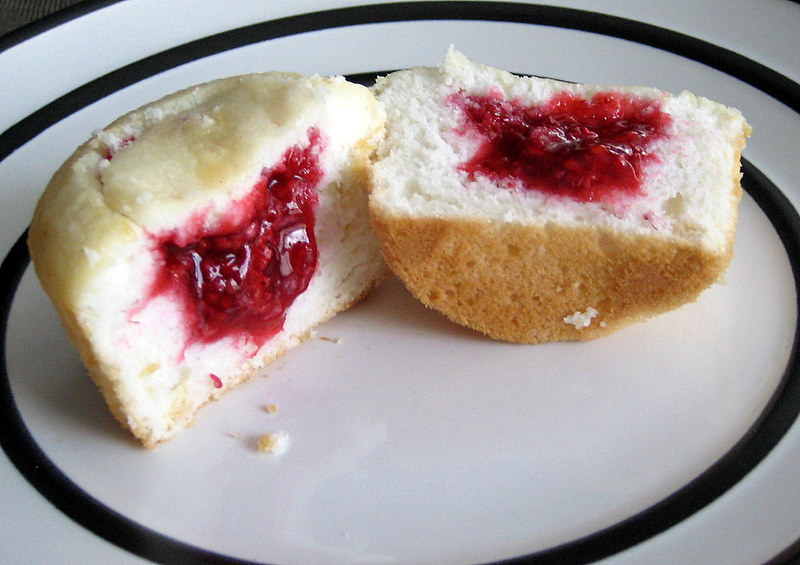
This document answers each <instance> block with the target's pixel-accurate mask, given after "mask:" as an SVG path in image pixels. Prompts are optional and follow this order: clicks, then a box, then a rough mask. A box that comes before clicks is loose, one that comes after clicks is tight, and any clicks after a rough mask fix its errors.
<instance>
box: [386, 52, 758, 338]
mask: <svg viewBox="0 0 800 565" xmlns="http://www.w3.org/2000/svg"><path fill="white" fill-rule="evenodd" d="M374 92H375V94H376V96H377V97H378V99H379V101H380V102H381V103H382V104H383V105H384V107H385V109H386V112H387V124H386V134H385V136H384V138H383V140H382V141H381V143H380V146H379V149H378V157H377V162H376V163H375V165H374V166H373V188H372V193H371V200H370V208H371V212H372V215H373V219H374V225H375V228H376V231H377V232H378V234H379V237H380V239H381V242H382V247H383V253H384V256H385V258H386V260H387V262H388V263H389V265H390V267H391V268H392V270H393V271H394V272H396V273H397V274H398V275H399V277H400V278H401V279H402V280H403V281H404V283H405V285H406V286H407V287H408V289H409V290H410V291H411V293H412V294H414V295H415V296H416V297H417V298H419V299H420V300H421V301H422V302H424V303H425V304H426V305H428V306H430V307H431V308H434V309H436V310H439V311H440V312H442V313H444V314H445V315H446V316H448V317H449V318H451V319H452V320H453V321H455V322H457V323H459V324H462V325H465V326H467V327H470V328H473V329H475V330H477V331H479V332H483V333H484V334H486V335H488V336H490V337H492V338H496V339H501V340H507V341H511V342H521V343H537V342H546V341H554V340H585V339H592V338H596V337H598V336H601V335H604V334H607V333H609V332H611V331H614V330H616V329H618V328H621V327H623V326H625V325H627V324H630V323H631V322H634V321H637V320H642V319H645V318H647V317H650V316H652V315H655V314H658V313H661V312H665V311H668V310H671V309H674V308H676V307H678V306H680V305H682V304H685V303H687V302H690V301H693V300H695V299H696V298H697V297H698V296H699V294H700V293H701V292H702V291H703V290H704V289H706V288H707V287H708V286H710V285H711V284H712V283H714V282H715V281H717V280H718V279H719V278H720V276H721V275H722V273H723V271H724V270H725V269H726V267H727V265H728V263H729V261H730V259H731V256H732V253H733V241H734V233H735V226H736V219H737V210H738V204H739V200H740V198H741V187H740V184H739V181H740V177H741V174H740V154H741V151H742V149H743V147H744V144H745V138H746V137H747V136H748V135H749V133H750V127H749V126H748V124H747V123H746V121H745V120H744V118H743V117H742V115H741V114H740V112H739V111H737V110H735V109H731V108H727V107H725V106H723V105H721V104H717V103H715V102H712V101H710V100H707V99H705V98H701V97H697V96H694V95H692V94H690V93H688V92H684V93H682V94H679V95H670V94H667V93H664V92H661V91H658V90H656V89H652V88H643V87H620V86H590V85H577V84H572V83H565V82H559V81H554V80H546V79H540V78H528V77H518V76H515V75H512V74H510V73H508V72H505V71H502V70H499V69H495V68H491V67H488V66H485V65H482V64H478V63H474V62H472V61H470V60H468V59H467V58H466V57H464V56H463V55H462V54H460V53H458V52H456V51H454V50H452V49H451V50H450V51H449V52H448V54H447V57H446V60H445V61H444V63H443V64H442V65H441V66H440V67H438V68H415V69H410V70H404V71H399V72H396V73H392V74H390V75H388V76H386V77H383V78H381V79H379V80H378V82H377V84H376V86H375V87H374Z"/></svg>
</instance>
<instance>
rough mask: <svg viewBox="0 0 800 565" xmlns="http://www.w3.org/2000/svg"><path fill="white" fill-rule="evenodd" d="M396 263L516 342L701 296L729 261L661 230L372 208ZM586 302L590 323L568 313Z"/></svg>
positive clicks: (471, 320)
mask: <svg viewBox="0 0 800 565" xmlns="http://www.w3.org/2000/svg"><path fill="white" fill-rule="evenodd" d="M373 222H374V226H375V229H376V230H377V231H378V233H379V235H380V238H381V240H382V243H383V247H382V249H383V253H384V257H385V258H386V260H387V262H388V263H389V265H390V267H391V268H392V269H393V270H394V272H395V273H396V274H397V275H398V276H399V277H400V279H401V280H402V281H403V282H404V283H405V285H406V287H407V288H408V290H409V291H410V292H411V293H412V294H413V295H414V296H415V297H417V298H418V299H419V300H421V301H422V302H423V303H425V304H426V305H427V306H429V307H431V308H434V309H436V310H439V311H440V312H442V313H443V314H445V315H446V316H447V317H449V318H450V319H451V320H453V321H455V322H456V323H459V324H462V325H465V326H467V327H470V328H472V329H474V330H477V331H479V332H481V333H484V334H486V335H487V336H489V337H492V338H495V339H501V340H505V341H510V342H518V343H540V342H546V341H556V340H587V339H593V338H596V337H599V336H602V335H605V334H607V333H610V332H611V331H614V330H617V329H619V328H620V327H622V326H625V325H628V324H630V323H632V322H635V321H638V320H642V319H645V318H648V317H650V316H653V315H655V314H658V313H661V312H665V311H668V310H671V309H674V308H676V307H678V306H680V305H682V304H684V303H687V302H691V301H693V300H695V299H696V298H697V297H698V295H699V294H700V293H701V292H702V291H703V290H704V289H705V288H706V287H708V286H709V285H710V284H712V283H713V282H715V281H716V280H717V279H718V278H719V276H720V275H721V273H722V272H723V271H724V269H725V268H726V267H727V265H728V263H729V261H730V258H731V254H732V246H731V245H729V246H728V249H727V252H726V253H724V254H713V253H710V252H708V251H705V250H703V249H702V248H698V247H697V246H694V245H690V244H686V243H681V242H678V241H675V240H671V239H665V238H661V237H657V236H654V237H644V236H632V235H629V234H625V233H620V232H613V231H610V230H604V229H594V228H587V227H566V226H562V225H555V224H553V225H547V226H525V225H520V224H501V225H492V224H489V223H486V222H483V221H480V220H467V219H462V220H452V219H451V220H447V219H437V218H407V217H406V218H402V217H390V216H388V215H385V214H383V213H382V212H381V211H380V210H376V209H374V208H373ZM589 308H594V309H596V310H597V315H596V316H595V317H594V319H592V320H591V324H590V325H589V326H588V327H585V328H578V327H577V326H576V325H575V324H571V323H568V322H567V321H565V318H567V317H569V316H572V315H574V314H575V313H576V312H585V311H587V309H589Z"/></svg>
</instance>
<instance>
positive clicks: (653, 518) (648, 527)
mask: <svg viewBox="0 0 800 565" xmlns="http://www.w3.org/2000/svg"><path fill="white" fill-rule="evenodd" d="M108 3H109V2H90V3H88V4H87V5H88V6H94V7H95V8H97V7H103V6H104V5H106V4H108ZM90 9H91V8H89V9H87V10H81V11H76V12H75V15H81V14H82V13H85V11H88V10H90ZM420 20H480V21H500V22H515V23H527V24H538V25H546V26H553V27H561V28H569V29H576V30H580V31H587V32H593V33H598V34H603V35H607V36H613V37H618V38H622V39H628V40H631V41H635V42H637V43H641V44H644V45H649V46H652V47H657V48H659V49H662V50H665V51H669V52H672V53H675V54H677V55H681V56H684V57H688V58H691V59H693V60H696V61H698V62H701V63H704V64H706V65H708V66H710V67H713V68H716V69H718V70H721V71H723V72H726V73H728V74H730V75H732V76H734V77H736V78H738V79H740V80H742V81H744V82H746V83H748V84H750V85H752V86H754V87H756V88H759V89H760V90H762V91H763V92H765V93H766V94H768V95H770V96H772V97H773V98H775V99H777V100H779V101H781V102H783V103H784V104H786V105H787V106H789V107H790V108H792V109H793V110H794V111H796V112H798V113H800V85H798V84H797V83H795V82H793V81H791V80H789V79H788V78H786V77H784V76H782V75H780V74H778V73H776V72H774V71H773V70H771V69H769V68H767V67H765V66H763V65H761V64H759V63H756V62H754V61H752V60H750V59H747V58H745V57H743V56H741V55H739V54H737V53H735V52H732V51H729V50H726V49H723V48H721V47H718V46H716V45H713V44H710V43H707V42H704V41H701V40H698V39H696V38H693V37H690V36H688V35H685V34H681V33H677V32H673V31H669V30H666V29H664V28H660V27H657V26H654V25H651V24H645V23H642V22H637V21H633V20H629V19H625V18H620V17H616V16H609V15H604V14H598V13H595V12H589V11H582V10H575V9H569V8H560V7H553V6H541V5H531V4H518V3H509V2H458V1H456V2H409V3H392V4H380V5H367V6H355V7H350V8H341V9H335V10H329V11H323V12H316V13H310V14H302V15H298V16H291V17H288V18H282V19H279V20H272V21H267V22H261V23H257V24H253V25H250V26H246V27H243V28H239V29H234V30H230V31H226V32H223V33H220V34H217V35H213V36H210V37H206V38H202V39H198V40H196V41H192V42H190V43H187V44H184V45H179V46H177V47H174V48H172V49H169V50H166V51H163V52H161V53H158V54H156V55H153V56H151V57H147V58H145V59H142V60H140V61H137V62H134V63H131V64H130V65H127V66H125V67H122V68H120V69H118V70H116V71H113V72H111V73H109V74H107V75H104V76H102V77H100V78H98V79H96V80H94V81H91V82H90V83H87V84H86V85H84V86H82V87H80V88H78V89H76V90H74V91H72V92H69V93H67V94H65V95H64V96H62V97H61V98H59V99H57V100H55V101H54V102H52V103H50V104H48V105H46V106H45V107H43V108H41V109H40V110H39V111H37V112H34V113H33V114H31V115H30V116H28V117H26V118H25V119H23V120H22V121H20V122H18V123H17V124H16V125H14V126H12V127H11V128H10V129H9V130H7V131H6V132H4V133H3V134H2V135H0V160H2V159H4V158H5V157H7V156H8V155H10V154H11V153H12V152H13V151H14V150H16V149H17V148H19V147H21V146H23V145H24V144H25V143H27V142H28V141H30V140H31V139H32V138H33V137H35V136H36V135H38V134H39V133H40V132H42V131H44V130H45V129H47V128H48V127H50V126H51V125H53V124H55V123H57V122H58V121H60V120H61V119H63V118H65V117H67V116H69V115H71V114H72V113H74V112H76V111H78V110H80V109H82V108H83V107H85V106H87V105H89V104H91V103H93V102H95V101H97V100H99V99H101V98H103V97H104V96H107V95H109V94H111V93H113V92H116V91H117V90H120V89H122V88H124V87H126V86H128V85H130V84H134V83H136V82H138V81H140V80H142V79H145V78H148V77H150V76H153V75H155V74H158V73H160V72H163V71H165V70H168V69H171V68H174V67H176V66H179V65H182V64H185V63H189V62H192V61H195V60H198V59H201V58H203V57H205V56H209V55H213V54H217V53H221V52H223V51H226V50H229V49H233V48H236V47H241V46H245V45H250V44H253V43H258V42H262V41H266V40H269V39H274V38H279V37H286V36H290V35H294V34H298V33H304V32H308V31H318V30H325V29H330V28H336V27H345V26H353V25H359V24H373V23H386V22H402V21H420ZM0 47H2V44H0ZM374 74H376V73H364V74H363V75H359V77H354V78H358V79H359V80H360V81H362V82H369V80H370V78H371V75H374ZM743 168H744V173H745V176H744V179H743V185H744V187H745V189H746V190H747V192H748V193H749V194H750V195H751V196H752V197H753V198H754V200H755V201H756V202H757V203H758V205H759V206H760V207H761V209H762V210H763V211H764V212H765V214H766V215H767V216H768V218H769V219H770V221H771V222H772V224H773V226H774V227H775V229H776V231H777V233H778V234H779V236H780V238H781V240H782V242H783V245H784V247H785V248H786V252H787V254H788V257H789V260H790V262H791V266H792V272H793V275H794V278H795V287H796V288H800V264H799V262H800V218H798V216H797V213H796V212H795V210H794V207H793V206H792V205H791V203H790V202H789V201H788V200H787V199H786V197H785V196H784V195H783V194H782V193H781V191H780V190H779V189H778V188H777V187H776V186H775V185H774V184H773V183H772V182H771V181H770V180H769V179H768V178H767V177H766V176H764V175H763V174H762V173H761V172H760V171H759V170H758V169H757V168H755V167H754V166H753V165H751V164H750V163H747V162H744V163H743ZM27 264H28V255H27V249H26V247H25V236H24V235H23V236H22V237H20V239H19V240H18V241H17V243H16V245H15V246H14V247H13V249H12V250H11V252H10V253H9V255H8V256H7V257H6V258H5V259H4V261H3V263H2V266H0V335H3V336H5V333H6V330H7V323H8V315H9V312H10V308H11V304H12V302H13V299H14V293H15V292H16V288H17V285H18V283H19V280H20V278H21V276H22V274H23V273H24V271H25V269H26V267H27ZM799 335H800V333H798V332H796V334H795V341H794V346H793V351H792V355H791V358H790V361H789V363H788V365H787V369H786V373H785V375H784V379H783V385H782V388H781V389H780V390H778V391H776V393H775V396H774V397H773V399H772V401H771V403H770V405H769V406H768V408H767V409H766V410H765V411H764V413H763V414H762V416H761V418H760V419H759V421H758V422H757V423H756V424H755V425H754V426H753V427H752V428H751V430H750V431H749V432H748V433H747V434H746V435H745V436H744V437H743V438H741V440H740V441H739V442H738V444H737V445H736V446H735V447H734V448H733V449H731V451H730V452H729V453H728V454H727V455H725V456H724V457H723V458H722V459H721V460H720V461H718V462H717V463H716V464H714V465H713V466H712V467H711V468H710V469H708V470H707V471H706V472H704V473H703V474H702V475H701V476H700V477H698V478H697V479H695V480H694V481H692V482H691V483H689V484H688V485H686V486H685V487H683V488H682V489H680V490H679V491H677V492H676V493H674V494H673V495H671V496H669V497H668V498H666V499H665V500H663V501H661V502H660V503H658V504H656V505H654V506H653V507H651V508H649V509H647V510H645V511H643V512H641V513H639V514H637V515H635V516H633V517H631V518H629V519H627V520H625V521H623V522H621V523H618V524H615V525H613V526H611V527H609V528H607V529H604V530H602V531H600V532H597V533H595V534H592V535H589V536H587V537H585V538H581V539H577V540H574V541H572V542H569V543H566V544H564V545H560V546H558V547H554V548H551V549H548V550H545V551H541V552H537V553H535V554H532V555H526V556H521V557H519V558H515V559H511V560H508V561H504V562H503V563H528V564H531V565H534V564H535V565H545V564H559V565H561V564H567V563H573V564H581V563H590V562H592V561H595V560H598V559H602V558H604V557H608V556H610V555H613V554H615V553H618V552H619V551H622V550H624V549H627V548H630V547H632V546H634V545H636V544H638V543H640V542H642V541H644V540H646V539H649V538H650V537H652V536H654V535H656V534H658V533H660V532H663V531H665V530H667V529H669V528H670V527H672V526H673V525H675V524H677V523H678V522H680V521H681V520H683V519H685V518H686V517H688V516H690V515H692V514H694V513H695V512H697V511H698V510H700V509H701V508H703V507H705V506H706V505H707V504H709V503H710V502H712V501H713V500H715V499H716V498H717V497H718V496H720V495H721V494H723V493H724V492H725V491H727V490H728V489H729V488H730V487H732V486H733V485H735V484H736V483H737V482H739V481H740V480H741V479H742V478H743V477H744V476H745V475H746V474H747V473H748V472H749V471H751V470H752V469H753V468H754V467H755V466H756V465H758V463H759V462H760V461H761V460H762V459H763V458H764V457H765V456H766V455H767V454H768V453H769V452H770V451H771V450H772V448H773V447H774V446H775V445H776V444H777V442H778V441H779V440H780V438H781V437H783V435H784V434H785V433H786V431H787V430H788V429H789V427H790V426H791V425H792V424H793V423H794V421H795V420H796V418H797V416H798V413H800V362H798V358H797V345H798V336H799ZM5 354H6V352H5V349H4V344H3V349H0V361H2V374H0V424H1V425H2V426H3V429H4V433H3V434H2V436H0V444H2V447H3V449H4V450H5V452H6V454H7V455H8V456H9V458H10V459H11V461H12V462H13V463H14V464H15V465H16V466H17V468H18V469H19V470H20V472H21V473H22V474H23V476H25V477H26V478H27V480H28V481H29V482H30V483H31V484H32V485H33V486H34V487H36V488H37V489H38V490H39V491H40V492H41V493H42V494H43V495H44V496H45V497H46V498H47V499H48V500H49V501H50V502H51V503H53V504H54V505H55V506H56V507H57V508H59V509H60V510H61V511H62V512H64V513H65V514H66V515H68V516H70V517H71V518H72V519H73V520H75V521H76V522H78V523H80V524H81V525H83V526H84V527H86V528H87V529H89V530H90V531H92V532H94V533H96V534H98V535H100V536H102V537H103V538H105V539H107V540H108V541H111V542H112V543H115V544H116V545H118V546H120V547H122V548H124V549H126V550H128V551H130V552H132V553H134V554H136V555H139V556H141V557H144V558H147V559H150V560H153V561H157V562H161V563H170V564H173V563H199V564H204V563H229V564H233V565H238V564H248V563H251V562H248V561H243V560H238V559H235V558H231V557H226V556H223V555H219V554H216V553H214V552H210V551H206V550H204V549H201V548H197V547H194V546H191V545H188V544H185V543H183V542H181V541H178V540H175V539H172V538H169V537H166V536H164V535H162V534H160V533H158V532H155V531H153V530H150V529H148V528H145V527H143V526H142V525H140V524H138V523H135V522H133V521H131V520H130V519H128V518H126V517H125V516H123V515H121V514H119V513H118V512H116V511H114V510H113V509H111V508H109V507H107V506H105V505H104V504H103V503H102V502H100V501H98V500H96V499H94V498H92V497H91V496H89V495H88V494H87V493H85V492H84V491H82V490H81V489H80V488H79V487H78V486H77V485H76V484H75V483H73V482H72V481H71V480H70V479H69V478H68V477H67V476H65V475H64V474H63V473H62V472H61V471H60V470H59V469H58V468H57V467H56V466H55V465H54V464H53V463H52V462H51V461H50V460H49V459H48V458H47V456H46V455H45V454H44V453H43V452H42V450H41V449H40V448H39V446H38V445H37V444H36V442H35V440H34V439H33V438H32V437H31V435H30V433H29V432H28V430H27V428H26V427H25V424H24V422H23V421H22V419H21V417H20V414H19V411H18V409H17V407H16V404H15V402H14V398H13V394H12V392H11V387H10V381H9V375H8V371H7V366H6V363H5ZM782 555H783V554H782Z"/></svg>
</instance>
